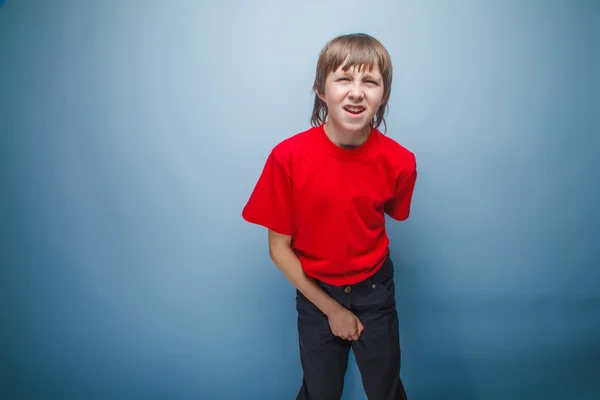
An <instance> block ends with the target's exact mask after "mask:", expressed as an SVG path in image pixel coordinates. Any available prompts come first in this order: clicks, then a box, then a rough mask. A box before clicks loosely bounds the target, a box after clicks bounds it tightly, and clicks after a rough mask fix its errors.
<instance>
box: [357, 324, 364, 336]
mask: <svg viewBox="0 0 600 400" xmlns="http://www.w3.org/2000/svg"><path fill="white" fill-rule="evenodd" d="M364 330H365V327H364V326H363V324H361V323H360V321H358V334H359V335H362V333H363V331H364Z"/></svg>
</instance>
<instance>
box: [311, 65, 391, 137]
mask: <svg viewBox="0 0 600 400" xmlns="http://www.w3.org/2000/svg"><path fill="white" fill-rule="evenodd" d="M383 91H384V88H383V77H382V76H381V73H380V72H379V68H377V67H374V68H373V69H372V70H371V71H369V70H368V69H367V68H363V69H362V70H359V68H357V67H352V68H350V69H348V71H345V72H344V71H343V70H342V69H341V67H340V68H338V69H337V71H334V72H332V73H330V74H329V75H328V76H327V79H326V81H325V93H322V94H321V93H319V94H318V96H319V98H320V99H321V100H323V101H324V102H325V104H327V110H328V123H329V125H330V127H329V128H330V129H333V130H335V131H336V132H338V133H342V134H359V133H365V132H368V131H369V130H370V126H369V123H370V122H371V120H372V119H373V117H374V116H375V114H376V113H377V110H378V109H379V107H380V106H381V103H382V100H383Z"/></svg>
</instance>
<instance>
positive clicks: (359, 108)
mask: <svg viewBox="0 0 600 400" xmlns="http://www.w3.org/2000/svg"><path fill="white" fill-rule="evenodd" d="M346 110H348V111H352V112H361V111H364V110H365V109H364V108H363V107H346Z"/></svg>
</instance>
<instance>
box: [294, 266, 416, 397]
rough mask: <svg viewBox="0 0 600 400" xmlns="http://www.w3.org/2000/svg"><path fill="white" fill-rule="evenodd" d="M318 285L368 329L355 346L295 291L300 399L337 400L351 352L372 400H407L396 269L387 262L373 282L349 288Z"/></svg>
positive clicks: (340, 394)
mask: <svg viewBox="0 0 600 400" xmlns="http://www.w3.org/2000/svg"><path fill="white" fill-rule="evenodd" d="M319 284H320V286H321V287H322V288H323V289H324V290H325V291H326V292H327V293H328V294H329V295H330V296H331V297H333V298H334V299H335V300H336V301H338V302H339V303H340V304H341V305H342V306H344V307H346V308H347V309H349V310H350V311H352V312H353V313H354V314H355V315H356V316H357V317H358V318H359V319H360V321H361V323H362V324H363V326H364V331H363V333H362V335H361V336H360V338H359V339H358V340H357V341H349V340H344V339H341V338H339V337H336V336H334V335H333V333H332V332H331V328H330V327H329V320H328V319H327V317H326V316H325V315H324V314H323V313H322V312H321V311H320V310H319V309H318V308H317V307H316V306H315V305H314V304H312V303H311V302H310V301H309V300H308V299H307V298H306V297H304V295H302V293H300V291H296V309H297V311H298V335H299V340H300V359H301V363H302V369H303V371H304V377H303V380H302V387H301V388H300V392H299V393H298V397H297V400H339V399H340V398H341V397H342V391H343V386H344V376H345V374H346V369H347V366H348V354H349V351H350V348H352V351H353V352H354V356H355V358H356V363H357V365H358V369H359V371H360V375H361V378H362V383H363V387H364V389H365V392H366V394H367V398H368V399H369V400H400V399H406V393H405V391H404V387H403V385H402V381H401V380H400V338H399V330H398V313H397V310H396V297H395V286H394V265H393V263H392V260H391V259H390V258H389V257H388V258H387V259H386V261H385V263H384V264H383V265H382V267H381V268H380V269H379V271H377V272H376V273H375V275H373V276H372V277H371V278H369V279H367V280H365V281H363V282H360V283H358V284H355V285H350V286H342V287H338V286H332V285H328V284H326V283H323V282H319Z"/></svg>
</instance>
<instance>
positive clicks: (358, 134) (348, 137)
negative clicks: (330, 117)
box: [323, 122, 371, 148]
mask: <svg viewBox="0 0 600 400" xmlns="http://www.w3.org/2000/svg"><path fill="white" fill-rule="evenodd" d="M323 128H324V129H325V134H326V135H327V137H328V138H329V140H331V141H332V142H333V143H335V144H336V145H337V146H340V147H344V148H354V147H358V146H360V145H362V144H363V143H365V142H366V141H367V139H368V138H369V134H370V133H371V127H370V126H369V125H367V126H365V127H364V128H363V129H361V130H360V131H354V132H353V131H344V130H342V129H337V128H336V127H335V126H334V125H333V124H331V123H330V122H326V123H325V126H324V127H323Z"/></svg>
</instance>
